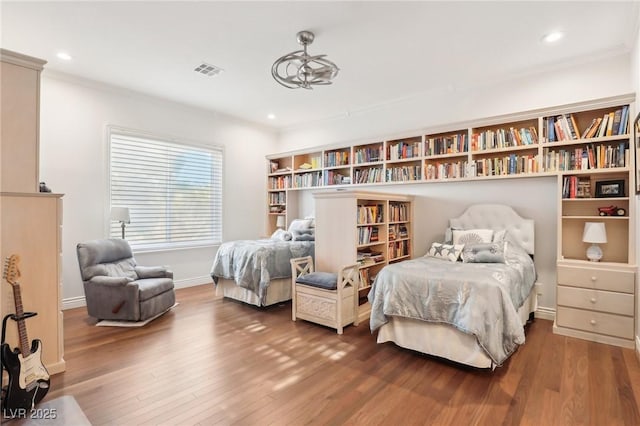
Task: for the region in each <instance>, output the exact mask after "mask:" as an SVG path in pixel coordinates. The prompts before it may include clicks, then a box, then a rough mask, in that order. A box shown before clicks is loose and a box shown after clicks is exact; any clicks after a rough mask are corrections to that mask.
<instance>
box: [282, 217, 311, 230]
mask: <svg viewBox="0 0 640 426" xmlns="http://www.w3.org/2000/svg"><path fill="white" fill-rule="evenodd" d="M310 227H311V219H294V220H292V221H291V224H290V225H289V229H288V231H289V232H291V233H293V231H302V230H304V229H309V228H310Z"/></svg>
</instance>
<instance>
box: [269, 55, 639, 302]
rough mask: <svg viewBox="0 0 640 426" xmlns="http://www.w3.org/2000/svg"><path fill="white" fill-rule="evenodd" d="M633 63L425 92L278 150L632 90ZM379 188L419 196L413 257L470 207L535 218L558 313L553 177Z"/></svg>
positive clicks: (318, 127) (290, 135)
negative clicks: (510, 209) (485, 205)
mask: <svg viewBox="0 0 640 426" xmlns="http://www.w3.org/2000/svg"><path fill="white" fill-rule="evenodd" d="M630 60H631V59H630V57H629V56H619V57H613V58H608V59H606V60H602V61H600V62H594V63H589V64H584V63H583V64H580V65H576V66H573V67H568V68H563V69H555V70H552V71H550V72H547V73H544V74H538V75H527V76H521V77H519V78H514V79H513V80H510V81H501V82H494V83H488V84H486V85H485V86H484V87H478V88H457V89H456V88H454V89H447V90H442V91H440V92H432V93H420V94H418V95H416V96H415V97H411V98H408V99H404V100H402V101H398V102H393V103H390V104H388V105H381V106H380V107H379V108H375V109H370V110H366V111H352V112H351V113H350V115H349V116H344V117H340V118H336V119H333V120H330V121H325V122H318V123H315V124H311V125H305V126H301V127H298V128H290V129H287V130H286V131H284V132H283V133H282V134H281V136H280V139H279V149H278V151H277V152H284V151H291V150H297V149H303V148H308V147H313V146H321V145H327V144H334V143H346V144H351V143H353V142H355V141H363V142H365V141H367V142H375V141H379V140H383V139H387V138H391V137H393V136H394V135H398V134H405V135H407V134H412V129H413V130H415V129H424V128H433V127H440V128H442V130H446V127H447V123H457V122H468V121H471V120H476V119H482V118H488V117H492V116H497V115H504V114H512V113H516V112H519V111H528V110H533V109H538V108H547V107H553V106H560V105H564V104H569V103H574V102H582V101H588V100H592V99H598V98H605V97H610V96H615V95H621V94H626V93H631V92H633V91H634V86H633V84H632V82H631V78H630V73H629V70H630ZM329 89H330V88H329ZM452 128H456V127H455V126H453V127H452ZM415 134H420V133H415ZM377 190H379V191H381V192H402V193H410V194H414V195H416V196H417V197H418V198H417V202H416V208H415V212H414V213H415V216H416V218H417V220H416V221H415V224H416V225H415V228H414V234H415V253H416V254H420V253H423V252H425V251H426V248H427V245H428V244H430V243H431V242H432V241H436V240H441V239H442V236H443V235H442V234H443V232H444V228H445V227H446V224H447V219H448V218H449V217H452V216H457V215H458V214H460V213H461V212H462V211H463V210H464V207H465V206H467V205H469V204H473V203H478V202H496V203H504V204H509V205H512V206H514V208H515V209H516V211H518V212H519V213H520V214H522V215H524V216H525V217H531V218H533V219H535V220H536V258H535V261H536V266H537V267H538V274H539V281H540V282H541V283H542V284H543V287H542V295H541V298H540V305H541V306H542V308H543V310H544V311H547V312H551V313H553V312H554V311H555V291H556V285H555V280H556V272H555V268H556V265H555V263H556V245H557V238H556V230H557V200H556V180H555V179H554V178H551V177H539V178H527V179H521V178H519V179H504V180H499V181H496V180H492V181H474V182H457V183H423V184H413V185H385V186H381V187H378V188H377ZM310 193H311V191H300V193H299V195H298V197H299V203H298V204H299V209H300V211H299V214H300V215H303V214H305V215H306V214H309V212H310V211H312V210H313V197H312V196H311V195H310Z"/></svg>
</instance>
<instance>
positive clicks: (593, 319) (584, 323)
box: [556, 306, 633, 339]
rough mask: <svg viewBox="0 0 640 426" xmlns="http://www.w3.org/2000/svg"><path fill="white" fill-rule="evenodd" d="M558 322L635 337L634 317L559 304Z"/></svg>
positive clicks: (618, 335)
mask: <svg viewBox="0 0 640 426" xmlns="http://www.w3.org/2000/svg"><path fill="white" fill-rule="evenodd" d="M556 322H557V324H558V326H561V327H568V328H574V329H577V330H582V331H587V332H590V333H599V334H606V335H609V336H616V337H621V338H623V339H633V317H623V316H619V315H613V314H605V313H602V312H593V311H585V310H582V309H574V308H567V307H564V306H558V310H557V312H556Z"/></svg>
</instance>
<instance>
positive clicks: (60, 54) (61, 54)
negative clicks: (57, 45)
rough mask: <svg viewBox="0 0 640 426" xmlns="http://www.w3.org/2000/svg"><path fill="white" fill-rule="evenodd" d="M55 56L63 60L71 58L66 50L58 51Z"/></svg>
mask: <svg viewBox="0 0 640 426" xmlns="http://www.w3.org/2000/svg"><path fill="white" fill-rule="evenodd" d="M56 56H57V57H58V58H60V59H62V60H64V61H70V60H71V55H69V54H68V53H67V52H58V54H57V55H56Z"/></svg>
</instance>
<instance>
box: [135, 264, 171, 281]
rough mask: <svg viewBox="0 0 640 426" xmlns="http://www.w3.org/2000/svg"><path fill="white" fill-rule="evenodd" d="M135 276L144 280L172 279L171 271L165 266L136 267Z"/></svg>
mask: <svg viewBox="0 0 640 426" xmlns="http://www.w3.org/2000/svg"><path fill="white" fill-rule="evenodd" d="M134 270H135V271H136V274H138V278H139V279H145V278H173V271H170V270H169V269H167V267H166V266H136V267H135V269H134Z"/></svg>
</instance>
